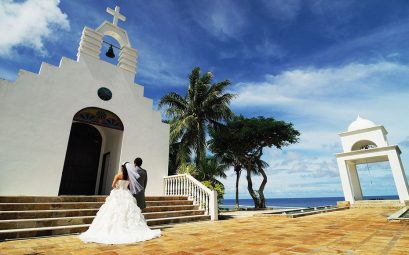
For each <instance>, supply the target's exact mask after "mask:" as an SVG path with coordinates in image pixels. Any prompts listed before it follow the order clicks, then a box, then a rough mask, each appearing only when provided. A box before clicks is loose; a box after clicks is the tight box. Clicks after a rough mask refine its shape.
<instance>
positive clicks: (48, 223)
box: [0, 216, 95, 230]
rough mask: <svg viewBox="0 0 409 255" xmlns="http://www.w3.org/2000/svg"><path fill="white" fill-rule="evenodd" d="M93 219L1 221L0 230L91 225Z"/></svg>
mask: <svg viewBox="0 0 409 255" xmlns="http://www.w3.org/2000/svg"><path fill="white" fill-rule="evenodd" d="M94 217H95V216H79V217H64V218H42V219H19V220H2V221H0V230H5V229H25V228H42V227H56V226H69V225H83V224H91V222H92V220H93V219H94Z"/></svg>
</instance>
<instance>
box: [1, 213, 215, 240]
mask: <svg viewBox="0 0 409 255" xmlns="http://www.w3.org/2000/svg"><path fill="white" fill-rule="evenodd" d="M209 219H210V216H209V215H197V216H183V217H169V218H162V219H154V220H147V224H148V225H149V226H150V228H152V229H155V225H156V226H160V227H163V226H164V224H174V223H182V222H191V221H201V220H209ZM89 225H90V224H81V225H70V226H54V227H39V228H25V229H7V230H0V240H7V239H17V238H30V237H39V236H52V235H66V234H75V233H82V232H84V231H86V230H87V229H88V227H89Z"/></svg>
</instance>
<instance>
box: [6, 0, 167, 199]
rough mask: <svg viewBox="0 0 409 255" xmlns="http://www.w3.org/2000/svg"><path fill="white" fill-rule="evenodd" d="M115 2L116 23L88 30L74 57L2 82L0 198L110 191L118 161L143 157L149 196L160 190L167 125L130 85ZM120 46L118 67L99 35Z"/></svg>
mask: <svg viewBox="0 0 409 255" xmlns="http://www.w3.org/2000/svg"><path fill="white" fill-rule="evenodd" d="M119 10H120V9H119V7H116V8H115V10H112V9H110V8H108V9H107V12H108V13H110V14H112V15H113V16H114V19H113V22H112V23H111V22H108V21H104V22H103V23H102V24H101V25H100V26H99V27H98V28H96V29H92V28H88V27H85V28H84V30H83V32H82V36H81V41H80V45H79V48H78V53H77V59H76V60H72V59H68V58H65V57H62V59H61V61H60V64H59V66H53V65H50V64H47V63H42V65H41V67H40V70H39V73H32V72H29V71H25V70H21V71H20V72H19V74H18V78H17V80H16V81H15V82H9V81H0V123H1V129H0V195H47V196H55V195H94V194H109V192H110V190H111V183H112V179H113V177H114V175H115V174H116V172H117V171H118V169H119V167H120V164H121V163H123V162H125V161H130V162H133V160H134V159H135V158H136V157H141V158H142V159H143V165H142V167H143V168H145V169H147V172H148V187H147V190H146V194H147V195H150V196H152V195H162V193H163V187H164V184H163V177H165V176H166V175H167V169H168V152H169V126H168V125H167V124H165V123H162V121H161V115H160V112H158V111H154V110H153V105H152V100H151V99H148V98H145V97H144V96H143V93H144V88H143V86H141V85H138V84H135V83H134V79H135V75H136V69H137V56H138V54H137V51H136V50H135V49H133V48H132V46H131V43H130V41H129V38H128V35H127V32H126V31H125V30H124V29H122V28H120V27H119V26H118V20H122V21H125V17H124V16H123V15H121V14H120V13H119ZM104 36H109V37H112V38H114V39H115V40H116V41H117V43H118V45H119V46H118V48H119V58H118V63H117V65H113V64H110V63H108V62H106V61H103V60H101V59H100V54H105V52H103V53H101V46H102V43H103V37H104Z"/></svg>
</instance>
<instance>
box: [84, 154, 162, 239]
mask: <svg viewBox="0 0 409 255" xmlns="http://www.w3.org/2000/svg"><path fill="white" fill-rule="evenodd" d="M132 167H133V166H132V165H131V164H130V163H129V162H126V163H124V164H123V165H122V166H121V170H120V171H119V172H118V174H117V175H116V176H115V178H114V181H113V183H112V187H113V188H114V189H113V190H112V191H111V194H110V195H109V196H108V197H107V199H106V201H105V203H104V204H103V205H102V206H101V208H100V209H99V211H98V213H97V215H96V217H95V218H94V220H93V222H92V224H91V226H90V227H89V229H88V230H87V231H85V232H84V233H82V234H80V236H79V238H80V239H81V240H82V241H83V242H95V243H104V244H124V243H134V242H141V241H146V240H149V239H152V238H155V237H159V236H160V235H161V231H160V230H159V229H158V230H151V229H150V228H149V227H148V225H147V224H146V221H145V218H144V217H143V215H142V213H141V209H139V207H138V206H137V205H136V200H135V198H134V197H133V196H132V194H131V192H130V191H129V190H128V185H129V177H128V171H132V169H131V168H132Z"/></svg>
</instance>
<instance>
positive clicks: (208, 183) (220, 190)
mask: <svg viewBox="0 0 409 255" xmlns="http://www.w3.org/2000/svg"><path fill="white" fill-rule="evenodd" d="M202 183H203V185H205V186H206V187H208V188H209V189H211V190H215V191H217V203H218V204H219V205H220V204H221V203H222V200H223V196H224V185H223V184H222V183H212V182H211V181H202Z"/></svg>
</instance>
